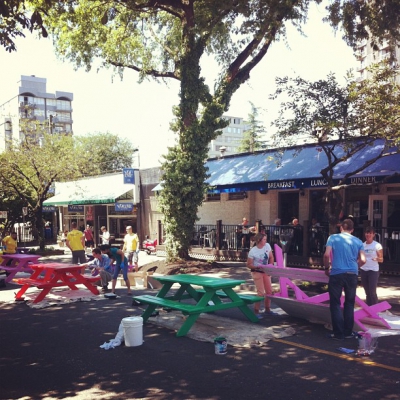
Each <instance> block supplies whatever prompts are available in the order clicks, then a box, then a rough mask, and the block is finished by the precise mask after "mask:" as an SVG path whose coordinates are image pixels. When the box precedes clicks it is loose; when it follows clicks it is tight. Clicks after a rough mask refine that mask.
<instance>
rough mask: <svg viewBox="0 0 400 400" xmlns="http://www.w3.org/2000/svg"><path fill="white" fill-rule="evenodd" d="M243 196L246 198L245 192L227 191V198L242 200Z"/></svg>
mask: <svg viewBox="0 0 400 400" xmlns="http://www.w3.org/2000/svg"><path fill="white" fill-rule="evenodd" d="M245 198H247V193H246V192H235V193H229V197H228V200H243V199H245Z"/></svg>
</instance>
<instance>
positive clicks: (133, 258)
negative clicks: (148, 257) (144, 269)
mask: <svg viewBox="0 0 400 400" xmlns="http://www.w3.org/2000/svg"><path fill="white" fill-rule="evenodd" d="M125 257H126V258H127V259H128V262H129V264H132V262H134V263H135V264H137V262H138V261H139V253H136V251H127V252H126V253H125Z"/></svg>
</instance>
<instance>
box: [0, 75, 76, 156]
mask: <svg viewBox="0 0 400 400" xmlns="http://www.w3.org/2000/svg"><path fill="white" fill-rule="evenodd" d="M19 84H20V85H19V87H18V92H17V90H16V92H17V93H16V94H15V95H14V96H12V97H11V98H10V99H9V100H7V101H6V102H5V103H3V104H1V105H0V134H1V136H0V151H4V150H5V149H6V148H7V143H10V142H11V141H12V140H18V139H19V140H20V139H22V137H23V136H22V135H23V134H22V132H21V123H22V122H23V121H27V120H28V121H29V120H31V121H38V122H41V123H43V124H45V126H47V127H48V129H49V133H53V134H56V133H68V134H72V104H71V103H72V100H73V97H74V95H73V93H70V92H62V91H56V92H55V93H48V92H47V89H46V78H37V77H36V76H34V75H32V76H25V75H22V76H21V80H20V82H19Z"/></svg>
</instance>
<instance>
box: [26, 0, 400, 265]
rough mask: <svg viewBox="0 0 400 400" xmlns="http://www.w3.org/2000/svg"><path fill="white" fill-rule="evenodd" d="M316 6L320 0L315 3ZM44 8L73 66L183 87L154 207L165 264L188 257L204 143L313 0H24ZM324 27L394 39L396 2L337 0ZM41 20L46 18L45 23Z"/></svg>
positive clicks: (353, 36)
mask: <svg viewBox="0 0 400 400" xmlns="http://www.w3.org/2000/svg"><path fill="white" fill-rule="evenodd" d="M315 1H316V2H317V3H320V1H321V0H315ZM28 2H29V3H30V4H32V5H33V6H34V7H35V9H41V10H43V15H42V17H43V21H44V25H45V26H46V27H47V28H48V29H49V31H51V33H52V34H53V35H54V38H55V43H56V47H57V50H58V53H59V54H60V55H61V56H62V57H65V58H67V59H69V60H72V61H73V62H74V63H75V64H76V66H77V67H86V68H87V69H90V68H91V66H92V65H93V64H95V63H96V61H98V60H100V61H101V62H102V63H103V64H104V65H105V66H114V67H115V68H116V69H117V71H118V72H119V73H121V74H122V72H123V70H124V69H131V70H134V71H137V72H138V73H139V76H140V78H141V79H144V78H145V77H153V78H161V79H167V78H171V79H175V80H178V81H179V82H180V103H179V105H178V106H177V107H176V108H175V110H174V113H175V116H176V119H175V122H174V124H173V125H172V129H173V130H174V131H175V132H176V133H177V143H176V145H175V146H174V147H171V148H169V151H168V154H167V155H166V156H165V162H164V164H163V172H164V176H163V180H164V190H163V191H162V194H161V201H160V203H161V210H162V212H163V214H164V216H165V229H166V233H167V255H168V258H170V259H171V258H174V257H176V256H180V257H186V256H187V255H188V249H189V245H190V239H191V233H192V229H193V225H194V223H195V221H196V218H197V210H198V207H199V205H200V204H201V203H202V201H203V196H204V191H205V190H206V186H205V183H204V182H205V180H206V178H207V171H206V169H205V167H204V161H205V159H206V157H207V150H208V144H209V142H210V140H212V139H214V138H215V137H216V136H218V134H219V131H218V130H219V129H222V128H223V127H225V126H226V122H225V121H224V119H222V118H221V117H222V114H223V113H224V112H225V111H227V110H228V108H229V104H230V101H231V98H232V95H233V94H234V93H235V91H236V90H237V89H238V88H239V87H240V86H241V85H242V84H243V83H244V82H246V81H247V80H248V79H249V77H250V73H251V71H252V70H253V68H255V66H256V65H258V64H259V63H260V61H261V60H262V59H263V57H264V56H265V55H266V54H267V52H268V50H269V48H270V46H271V44H272V43H273V42H274V41H275V40H277V39H279V38H281V37H282V36H284V35H285V24H286V23H290V22H291V23H293V24H294V25H295V26H297V27H298V28H299V29H301V26H302V24H303V23H304V22H305V21H306V19H307V14H308V7H309V5H310V3H312V2H313V1H312V0H246V1H245V0H219V1H215V0H157V1H154V0H136V1H134V0H114V1H111V0H76V1H74V0H59V1H52V2H51V6H49V4H48V3H47V0H29V1H27V3H28ZM330 4H331V5H330V10H329V11H330V16H329V17H328V20H329V21H330V23H331V24H332V25H333V26H334V27H338V26H341V25H342V26H343V27H344V28H345V30H344V37H345V40H346V41H347V42H348V43H350V44H354V43H355V41H356V40H357V39H358V38H365V37H366V36H367V32H368V29H369V31H371V32H372V33H373V34H378V35H380V36H381V34H383V33H385V34H389V35H392V36H396V37H399V31H398V27H399V15H398V12H397V11H398V4H399V0H388V1H385V2H381V1H369V0H368V1H366V0H365V1H364V0H362V1H358V2H354V1H353V0H336V1H333V2H331V3H330ZM45 15H46V16H45ZM207 54H212V55H213V56H214V57H215V59H216V60H217V62H218V64H219V65H220V70H219V71H218V74H217V75H216V77H215V87H214V88H213V90H210V88H209V87H208V86H207V85H205V80H204V77H203V76H202V74H201V68H200V64H201V60H202V58H203V57H204V56H205V55H207Z"/></svg>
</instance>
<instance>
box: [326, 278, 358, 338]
mask: <svg viewBox="0 0 400 400" xmlns="http://www.w3.org/2000/svg"><path fill="white" fill-rule="evenodd" d="M356 289H357V275H356V274H346V273H344V274H337V275H330V276H329V308H330V311H331V319H332V327H333V334H334V335H335V337H337V338H340V339H343V338H344V337H345V336H349V335H351V333H352V332H353V325H354V304H355V300H356ZM343 290H344V305H343V313H342V310H341V305H340V298H341V296H342V291H343Z"/></svg>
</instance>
